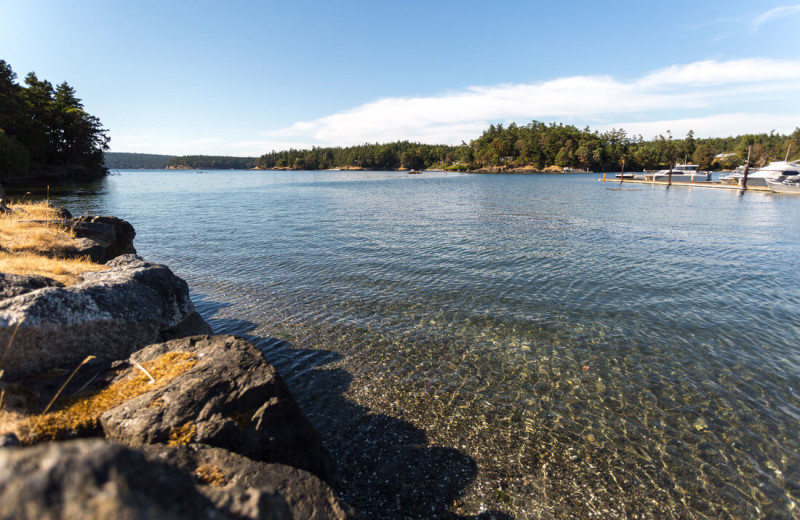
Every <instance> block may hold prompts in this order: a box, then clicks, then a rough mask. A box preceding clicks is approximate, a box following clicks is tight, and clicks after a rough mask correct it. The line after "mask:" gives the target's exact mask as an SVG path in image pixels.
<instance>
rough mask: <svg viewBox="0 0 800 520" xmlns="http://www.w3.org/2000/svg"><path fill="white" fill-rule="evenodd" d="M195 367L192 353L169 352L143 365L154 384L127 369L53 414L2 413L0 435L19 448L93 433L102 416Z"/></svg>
mask: <svg viewBox="0 0 800 520" xmlns="http://www.w3.org/2000/svg"><path fill="white" fill-rule="evenodd" d="M196 363H197V356H195V355H194V354H192V353H189V352H169V353H167V354H164V355H163V356H161V357H159V358H158V359H155V360H153V361H150V362H148V363H144V364H143V365H144V367H145V368H146V369H147V371H148V372H149V373H150V374H151V375H152V376H153V378H154V379H155V380H156V382H155V383H151V382H150V379H149V378H148V377H147V376H145V375H144V374H143V373H142V372H140V371H139V370H136V369H135V368H133V367H131V368H128V369H127V370H126V373H124V374H123V377H122V379H120V380H118V381H117V382H115V383H112V384H111V385H109V386H108V387H106V388H104V389H103V390H100V391H99V392H95V393H92V394H89V395H84V396H80V397H75V398H71V399H68V400H66V402H65V403H64V404H63V406H62V408H61V409H59V410H56V411H54V412H50V413H42V414H35V415H28V416H20V413H18V412H13V411H5V412H3V413H2V414H0V419H4V420H3V422H2V424H3V430H4V431H3V432H0V433H15V434H16V435H17V437H18V438H19V440H20V441H21V442H22V443H23V444H36V443H38V442H43V441H48V440H57V439H64V438H70V437H75V436H77V435H81V434H91V433H96V432H97V429H98V420H99V418H100V415H101V414H102V413H103V412H105V411H107V410H110V409H111V408H114V407H115V406H118V405H120V404H122V403H124V402H125V401H129V400H131V399H134V398H136V397H138V396H140V395H142V394H144V393H147V392H150V391H152V390H156V389H158V388H161V387H163V386H164V385H166V384H167V383H169V382H170V381H172V380H173V379H175V378H176V377H178V376H179V375H181V374H183V373H185V372H186V371H188V370H189V369H191V368H192V367H193V366H194V365H195V364H196ZM3 415H5V417H3ZM184 433H185V432H184ZM193 436H194V433H192V437H193Z"/></svg>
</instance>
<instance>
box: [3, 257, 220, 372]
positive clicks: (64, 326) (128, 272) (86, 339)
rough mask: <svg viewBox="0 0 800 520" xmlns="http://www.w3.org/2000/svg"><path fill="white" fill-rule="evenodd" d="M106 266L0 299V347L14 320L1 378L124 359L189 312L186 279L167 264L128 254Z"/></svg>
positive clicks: (178, 322)
mask: <svg viewBox="0 0 800 520" xmlns="http://www.w3.org/2000/svg"><path fill="white" fill-rule="evenodd" d="M107 265H109V266H110V269H108V270H105V271H99V272H95V273H84V274H83V279H84V281H83V282H82V283H79V284H76V285H73V286H70V287H48V288H43V289H39V290H36V291H33V292H29V293H26V294H21V295H19V296H15V297H13V298H7V299H4V300H0V345H3V346H5V345H8V344H9V343H10V340H11V336H12V334H13V333H14V331H15V329H17V326H19V329H18V331H17V333H16V336H15V337H14V341H13V343H12V344H11V347H10V348H9V349H8V350H7V352H6V353H5V358H4V359H3V360H2V368H3V369H4V370H5V378H6V379H11V380H14V379H19V378H23V377H28V376H31V375H35V374H37V373H42V372H45V371H48V370H50V369H53V368H57V367H64V366H67V367H69V368H74V367H75V366H76V365H77V364H78V363H80V362H81V361H82V360H83V359H84V358H86V357H87V356H89V355H94V356H97V357H103V358H108V359H121V358H125V357H127V356H128V355H130V353H131V352H134V351H135V350H137V349H139V348H141V347H142V346H144V345H147V344H150V343H153V342H155V341H159V339H160V337H159V335H160V333H162V332H164V331H169V330H171V329H174V328H176V327H178V326H180V325H181V324H182V323H183V322H184V320H186V319H187V318H190V317H191V316H192V314H193V313H194V306H193V305H192V302H191V300H190V299H189V288H188V286H187V284H186V282H185V281H183V280H182V279H180V278H178V277H177V276H175V275H174V274H173V273H172V271H170V269H169V268H168V267H166V266H164V265H160V264H151V263H149V262H145V261H144V260H143V259H142V258H140V257H138V256H135V255H124V256H121V257H118V258H116V259H114V260H112V261H110V262H108V263H107ZM206 327H207V326H206ZM205 330H207V328H206V329H203V330H198V331H199V332H203V331H205Z"/></svg>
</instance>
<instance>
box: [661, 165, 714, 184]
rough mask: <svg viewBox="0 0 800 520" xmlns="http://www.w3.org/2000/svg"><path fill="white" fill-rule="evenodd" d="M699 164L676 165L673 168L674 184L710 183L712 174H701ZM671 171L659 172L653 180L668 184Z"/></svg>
mask: <svg viewBox="0 0 800 520" xmlns="http://www.w3.org/2000/svg"><path fill="white" fill-rule="evenodd" d="M699 168H700V166H699V165H697V164H676V165H675V167H674V168H672V182H708V181H710V180H711V172H701V171H700V170H699ZM669 177H670V173H669V170H658V171H657V172H655V173H654V174H653V180H654V181H657V182H667V181H668V180H669Z"/></svg>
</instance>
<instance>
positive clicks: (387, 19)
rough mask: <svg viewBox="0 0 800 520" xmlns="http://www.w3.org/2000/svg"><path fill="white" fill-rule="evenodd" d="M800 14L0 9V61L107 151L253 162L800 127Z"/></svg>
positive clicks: (552, 8) (336, 7)
mask: <svg viewBox="0 0 800 520" xmlns="http://www.w3.org/2000/svg"><path fill="white" fill-rule="evenodd" d="M799 35H800V3H792V2H791V0H789V1H784V2H780V1H778V2H773V1H770V0H766V1H765V0H761V1H759V2H752V1H743V0H725V1H722V0H710V1H698V0H692V1H685V0H671V1H670V2H646V1H642V0H635V1H605V2H597V1H570V0H562V1H560V2H554V1H539V0H527V1H523V0H493V1H492V2H488V1H485V0H484V1H477V0H460V1H456V0H424V1H421V0H403V1H395V0H380V1H378V0H370V1H366V0H364V1H362V0H340V1H338V2H331V1H322V0H291V1H289V0H287V1H282V0H263V1H246V0H241V1H239V0H232V1H230V2H220V1H204V0H193V1H192V2H183V1H171V0H159V1H152V0H138V1H127V2H123V1H120V0H102V1H95V0H70V1H63V0H58V1H53V0H0V59H3V60H5V61H6V62H7V63H8V64H9V65H11V67H12V68H13V69H14V71H15V72H16V73H17V75H18V81H19V82H20V83H23V81H24V77H25V75H27V74H28V73H29V72H31V71H34V72H35V73H36V74H37V76H38V77H39V79H47V80H49V81H50V82H51V83H53V84H54V85H56V84H59V83H61V82H63V81H66V82H68V83H69V84H70V85H72V86H73V87H74V88H75V90H76V91H77V95H78V97H79V98H81V99H82V100H83V103H84V106H85V109H86V110H87V111H88V112H89V113H91V114H93V115H95V116H97V117H98V118H100V120H101V122H102V123H103V125H104V127H105V128H107V129H108V132H109V135H110V137H111V143H110V146H111V151H115V152H140V153H157V154H169V155H189V154H204V155H233V156H258V155H261V154H264V153H267V152H270V151H272V150H284V149H288V148H310V147H312V146H348V145H356V144H363V143H366V142H369V143H375V142H380V143H382V142H390V141H395V140H409V141H414V142H422V143H429V144H460V143H461V142H462V141H463V142H467V143H468V142H469V141H470V140H472V139H475V138H477V137H479V136H480V135H481V133H482V132H483V131H484V130H485V129H486V128H488V126H489V125H490V124H493V123H494V124H497V123H502V124H504V125H507V124H509V123H511V122H516V123H517V124H519V125H524V124H527V123H529V122H531V121H533V120H537V121H543V122H546V123H550V122H557V123H564V124H571V125H575V126H577V127H579V128H584V127H586V126H588V127H589V128H590V129H592V130H599V131H601V132H602V131H605V130H610V129H612V128H616V129H618V128H623V129H625V130H626V131H627V132H628V134H629V135H642V136H643V137H644V138H645V139H651V138H653V137H655V136H657V135H659V134H661V135H666V133H667V132H668V131H669V132H670V133H671V135H673V136H675V137H683V136H684V135H685V134H686V133H687V132H688V131H689V130H693V131H694V134H695V136H696V137H727V136H730V135H739V134H743V133H760V132H770V131H776V132H778V133H783V134H787V133H791V132H792V131H793V130H794V129H795V128H796V127H799V126H800V37H798V36H799Z"/></svg>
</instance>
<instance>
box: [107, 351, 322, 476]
mask: <svg viewBox="0 0 800 520" xmlns="http://www.w3.org/2000/svg"><path fill="white" fill-rule="evenodd" d="M168 352H188V353H193V354H195V355H196V358H197V362H196V364H195V365H194V366H193V367H192V368H191V369H190V370H188V371H187V372H185V373H183V374H182V375H179V376H177V377H176V378H174V379H172V380H171V381H170V382H168V383H167V384H166V385H165V386H163V387H161V388H158V389H156V390H153V391H151V392H148V393H146V394H143V395H141V396H139V397H136V398H134V399H131V400H129V401H126V402H125V403H123V404H121V405H119V406H117V407H116V408H112V409H111V410H109V411H107V412H105V413H104V414H102V415H101V416H100V424H101V426H102V428H103V431H104V432H105V435H106V437H107V438H109V439H112V440H116V441H119V442H123V443H125V444H130V445H143V444H156V443H158V444H163V443H167V442H169V441H170V439H171V437H172V436H173V434H174V432H188V434H186V435H188V438H186V435H184V436H183V437H184V438H183V442H185V443H187V442H190V443H197V444H205V445H208V446H215V447H220V448H225V449H227V450H230V451H233V452H235V453H238V454H240V455H244V456H246V457H248V458H251V459H253V460H259V461H264V462H272V463H281V464H285V465H288V466H293V467H296V468H300V469H303V470H306V471H308V472H310V473H313V474H315V475H317V476H318V477H320V478H321V479H323V480H324V481H326V482H328V483H330V484H333V483H334V482H335V478H336V477H335V474H336V470H335V465H334V463H333V460H332V459H331V457H330V455H329V454H328V452H327V450H325V448H324V447H323V445H322V441H321V439H320V436H319V433H318V432H317V431H316V429H315V428H314V427H313V425H312V424H311V423H310V422H309V421H308V419H307V418H306V417H305V415H303V413H302V411H301V410H300V408H299V406H298V405H297V403H296V402H295V400H294V398H293V397H292V396H291V394H290V393H289V390H288V389H287V388H286V385H285V384H284V382H283V380H282V379H281V377H280V376H279V375H278V373H277V371H276V370H275V369H274V368H273V367H272V366H271V365H269V364H268V363H267V362H266V361H265V360H264V357H263V355H262V353H261V351H260V350H258V349H257V348H256V347H255V346H253V345H252V344H250V343H248V342H247V341H245V340H243V339H241V338H238V337H235V336H195V337H190V338H184V339H178V340H173V341H169V342H167V343H160V344H155V345H151V346H149V347H146V348H144V349H142V350H141V351H139V352H136V353H135V354H133V355H132V356H131V360H132V361H135V362H137V363H140V364H143V363H146V362H148V361H152V360H155V359H157V358H159V357H160V356H162V355H164V354H166V353H168Z"/></svg>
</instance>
